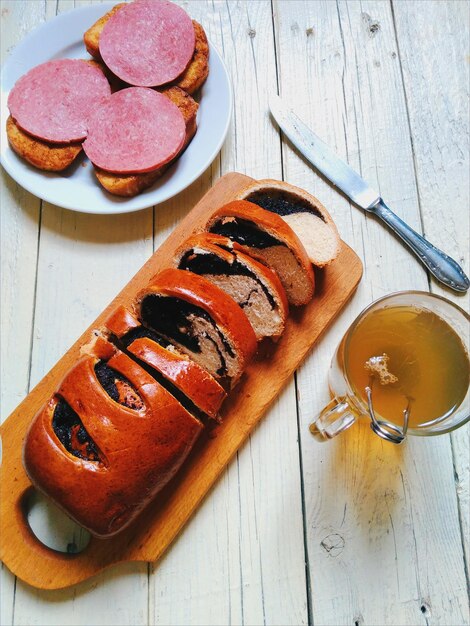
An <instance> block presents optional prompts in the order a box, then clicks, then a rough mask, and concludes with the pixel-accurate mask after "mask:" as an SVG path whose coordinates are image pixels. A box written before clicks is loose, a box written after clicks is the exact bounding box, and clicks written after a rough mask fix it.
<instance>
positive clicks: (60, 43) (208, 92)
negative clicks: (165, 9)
mask: <svg viewBox="0 0 470 626" xmlns="http://www.w3.org/2000/svg"><path fill="white" fill-rule="evenodd" d="M114 4H115V3H108V4H107V3H104V4H99V5H91V6H86V7H82V8H79V9H75V10H73V11H69V12H68V13H62V14H60V15H58V16H57V17H55V18H54V19H52V20H50V21H49V22H46V23H44V24H42V25H41V26H39V27H38V28H36V29H35V30H34V31H32V32H31V33H30V34H29V35H28V36H27V37H25V38H24V39H23V41H22V42H21V43H20V44H19V45H18V46H17V47H16V48H15V49H14V51H13V53H12V54H11V56H10V57H9V59H8V60H7V62H6V63H5V65H4V67H3V69H2V77H1V131H0V132H1V154H0V160H1V163H2V165H3V167H4V168H5V169H6V171H7V172H8V173H9V174H10V176H11V177H12V178H14V180H15V181H16V182H17V183H19V184H20V185H21V186H22V187H24V188H25V189H27V190H28V191H30V192H31V193H33V194H34V195H35V196H38V197H39V198H42V199H43V200H47V202H51V203H52V204H56V205H58V206H61V207H65V208H67V209H72V210H74V211H82V212H85V213H101V214H109V213H127V212H130V211H137V210H139V209H143V208H146V207H149V206H152V205H154V204H159V203H160V202H163V201H165V200H168V198H171V197H173V196H174V195H176V194H177V193H179V192H180V191H182V190H183V189H185V188H186V187H188V186H189V185H190V184H191V183H192V182H193V181H195V180H196V178H198V177H199V176H200V175H201V174H202V173H203V172H204V170H205V169H206V168H207V167H208V166H209V165H210V164H211V163H212V161H213V160H214V158H215V157H216V155H217V154H218V152H219V150H220V148H221V147H222V144H223V142H224V139H225V136H226V134H227V130H228V127H229V123H230V116H231V111H232V89H231V85H230V80H229V77H228V74H227V70H226V68H225V66H224V63H223V61H222V59H221V57H220V55H219V53H218V52H217V50H216V49H215V48H214V46H212V44H209V45H210V57H209V68H210V71H209V77H208V79H207V81H206V82H205V84H204V86H203V87H202V89H201V90H200V93H199V94H198V100H200V107H199V111H198V115H197V120H198V131H197V133H196V135H195V137H194V139H193V140H192V141H191V143H190V144H189V146H188V148H187V150H186V151H185V152H184V154H183V155H182V156H181V158H179V159H178V161H177V162H176V163H175V164H174V165H173V166H172V167H171V168H170V169H169V170H168V171H167V172H166V173H165V175H164V176H163V177H162V178H160V179H159V180H158V181H157V182H156V183H155V185H154V186H153V187H151V188H150V189H147V190H146V191H144V192H143V193H141V194H140V195H138V196H136V197H134V198H119V197H117V196H112V195H111V194H109V193H107V192H106V191H104V189H103V188H102V187H101V185H99V183H98V181H97V180H96V177H95V175H94V173H93V166H92V165H91V163H90V161H88V159H87V158H86V157H85V155H84V154H83V153H82V154H81V155H80V156H79V157H78V159H77V160H76V161H75V163H74V164H73V165H72V166H71V167H70V168H68V169H67V170H66V173H65V174H64V173H58V174H56V173H51V172H41V171H40V170H37V169H35V168H34V167H32V166H30V165H28V164H27V163H26V162H25V161H23V160H22V159H20V158H19V157H18V156H17V155H16V154H15V153H14V152H13V150H11V148H10V147H9V145H8V140H7V136H6V130H5V122H6V119H7V117H8V108H7V104H6V103H7V99H8V94H9V92H10V89H11V88H12V87H13V85H14V84H15V82H16V81H17V80H18V78H19V77H20V76H22V75H23V74H24V73H25V72H27V71H28V70H30V69H31V68H32V67H34V66H36V65H39V64H40V63H44V62H45V61H49V60H51V59H60V58H72V59H74V58H78V59H86V58H91V57H90V56H89V54H88V53H87V51H86V49H85V46H84V44H83V33H84V32H85V31H86V30H87V29H88V28H89V27H90V26H91V25H92V24H93V23H94V22H96V20H97V19H99V18H100V17H101V16H102V15H104V14H105V13H106V12H107V11H109V9H110V8H111V7H112V6H114Z"/></svg>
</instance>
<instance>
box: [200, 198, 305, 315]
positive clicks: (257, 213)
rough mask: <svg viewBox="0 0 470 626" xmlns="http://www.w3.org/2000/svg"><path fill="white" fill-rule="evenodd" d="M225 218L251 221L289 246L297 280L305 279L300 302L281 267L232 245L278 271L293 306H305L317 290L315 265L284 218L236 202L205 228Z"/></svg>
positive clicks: (258, 252)
mask: <svg viewBox="0 0 470 626" xmlns="http://www.w3.org/2000/svg"><path fill="white" fill-rule="evenodd" d="M224 218H227V219H228V220H230V219H231V218H240V219H242V220H248V221H250V222H252V223H253V225H254V226H255V227H256V228H258V229H261V230H264V231H265V232H266V233H267V234H269V235H271V236H272V237H274V238H275V239H277V240H279V241H280V242H281V243H283V244H284V245H285V246H287V248H288V249H289V250H290V251H291V252H292V254H293V255H294V257H295V259H296V261H297V264H298V271H299V276H298V277H297V278H300V277H302V280H303V283H304V287H305V289H304V294H303V295H302V297H301V298H300V299H299V298H298V297H297V296H296V295H294V291H295V290H294V289H293V287H295V285H291V284H286V282H285V280H284V279H283V276H282V274H281V272H280V271H279V270H280V269H282V268H279V267H276V266H273V265H271V264H270V263H269V262H267V259H266V255H265V253H264V251H263V250H259V249H257V248H254V247H251V246H246V245H241V244H239V243H237V242H233V248H234V249H235V250H241V251H242V252H245V253H246V254H248V255H250V256H253V257H254V258H255V259H257V260H259V261H260V262H261V263H264V264H265V265H268V267H271V269H273V270H274V271H276V272H277V274H278V276H279V278H280V280H281V283H282V285H283V287H284V288H285V290H286V293H287V297H288V300H289V303H290V304H293V305H294V306H299V305H302V304H306V303H307V302H309V301H310V300H311V298H312V296H313V293H314V290H315V275H314V273H313V269H312V264H311V262H310V259H309V257H308V255H307V252H306V251H305V248H304V246H303V245H302V243H301V241H300V240H299V238H298V237H297V235H296V234H295V233H294V231H293V230H292V229H291V228H290V226H289V225H288V224H287V223H286V222H285V221H284V220H283V219H282V218H281V217H279V215H277V214H276V213H272V212H271V211H266V210H265V209H262V208H261V207H259V206H257V205H256V204H253V203H252V202H247V201H246V200H234V201H233V202H229V203H228V204H226V205H224V206H223V207H221V208H220V209H218V210H217V211H216V212H215V213H213V215H212V216H211V218H210V220H209V221H208V222H207V224H206V225H205V230H210V229H211V227H212V226H213V225H214V224H215V223H216V222H219V221H220V220H222V219H224ZM268 250H269V248H268Z"/></svg>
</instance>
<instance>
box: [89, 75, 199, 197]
mask: <svg viewBox="0 0 470 626" xmlns="http://www.w3.org/2000/svg"><path fill="white" fill-rule="evenodd" d="M161 93H163V94H164V95H166V96H167V97H168V98H170V100H171V101H172V102H173V103H174V104H176V106H177V107H178V108H179V110H180V111H181V113H182V114H183V118H184V122H185V124H186V137H185V140H184V144H183V148H182V150H181V152H180V153H179V154H178V155H177V156H176V157H175V158H174V159H173V160H172V161H170V162H169V163H166V164H165V165H164V166H163V167H160V168H158V169H156V170H154V171H153V172H145V173H144V174H127V175H126V174H124V175H123V174H113V173H111V172H106V171H105V170H102V169H100V168H97V167H95V174H96V178H97V179H98V181H99V182H100V184H101V185H102V186H103V187H104V188H105V189H106V191H109V193H112V194H113V195H115V196H124V197H131V196H135V195H137V194H138V193H140V192H141V191H143V190H144V189H147V188H148V187H151V186H152V185H153V184H154V183H155V182H156V181H157V180H158V179H159V178H160V176H162V175H163V174H164V173H165V172H166V170H167V169H168V168H169V167H170V166H171V165H172V163H174V162H175V160H176V159H177V158H179V157H180V156H181V154H182V153H183V151H184V150H185V148H186V147H187V145H188V144H189V142H190V141H191V139H192V138H193V137H194V134H195V132H196V129H197V123H196V113H197V110H198V104H197V102H195V101H194V100H193V99H192V98H191V96H190V95H188V94H187V93H186V92H185V91H183V89H180V88H179V87H170V88H168V89H165V90H163V91H162V92H161Z"/></svg>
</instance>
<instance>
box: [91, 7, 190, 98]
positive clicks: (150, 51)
mask: <svg viewBox="0 0 470 626" xmlns="http://www.w3.org/2000/svg"><path fill="white" fill-rule="evenodd" d="M99 46H100V54H101V57H102V59H103V61H104V62H105V63H106V65H107V66H108V67H109V69H110V70H111V71H112V72H113V73H114V74H116V76H118V77H119V78H120V79H121V80H123V81H125V82H126V83H129V85H135V86H139V87H156V86H158V85H164V84H165V83H168V82H170V81H172V80H175V78H177V77H178V76H179V75H180V74H182V73H183V72H184V70H185V69H186V67H187V66H188V64H189V62H190V60H191V58H192V56H193V53H194V46H195V33H194V26H193V23H192V21H191V18H190V17H189V15H188V14H187V13H186V12H185V11H183V9H181V8H180V7H179V6H177V5H175V4H172V3H171V2H166V0H140V1H139V2H132V3H130V4H127V5H125V6H123V7H122V9H120V10H119V11H117V12H116V13H115V14H114V15H113V16H112V17H111V18H110V19H109V20H108V21H107V22H106V24H105V26H104V28H103V31H102V33H101V35H100V42H99Z"/></svg>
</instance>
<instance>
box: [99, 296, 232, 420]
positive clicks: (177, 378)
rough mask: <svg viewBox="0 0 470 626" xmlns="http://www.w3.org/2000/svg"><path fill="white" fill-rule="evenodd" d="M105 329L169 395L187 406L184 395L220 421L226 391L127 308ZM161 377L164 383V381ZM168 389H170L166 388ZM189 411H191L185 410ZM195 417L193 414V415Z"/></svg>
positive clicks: (204, 412) (116, 312)
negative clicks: (219, 416)
mask: <svg viewBox="0 0 470 626" xmlns="http://www.w3.org/2000/svg"><path fill="white" fill-rule="evenodd" d="M105 329H106V331H107V332H109V333H110V338H111V340H112V341H115V342H116V343H117V344H118V345H119V346H120V347H121V349H122V350H123V351H125V352H126V353H127V354H128V355H129V356H130V357H131V358H135V359H137V360H138V362H139V363H140V364H141V365H144V366H146V367H148V368H150V369H149V370H148V371H149V372H150V373H151V374H154V375H156V376H158V379H159V381H160V382H161V383H162V384H164V385H165V381H167V383H169V385H170V388H169V391H170V392H173V395H175V394H176V396H177V397H178V398H179V399H180V401H181V402H182V403H183V405H186V402H185V401H184V399H183V398H182V397H181V394H183V395H184V396H185V397H186V398H187V399H188V400H189V401H190V402H191V403H192V404H193V405H194V406H195V407H196V408H197V411H198V412H199V411H201V412H202V413H203V414H204V415H206V416H209V417H211V418H217V414H218V411H219V409H220V406H221V404H222V402H223V401H224V399H225V397H226V395H227V394H226V393H225V391H224V389H223V387H222V386H221V385H220V384H219V383H218V382H217V381H216V380H215V378H213V377H212V376H211V375H210V374H209V373H208V372H207V371H206V370H205V369H203V368H202V367H201V366H200V365H198V364H197V363H195V362H194V361H191V360H190V359H189V358H188V357H187V356H186V355H185V354H183V353H181V352H180V351H179V350H178V349H177V348H176V347H175V346H174V345H173V344H172V343H171V342H170V341H168V340H167V339H165V338H164V337H162V336H161V335H158V334H157V333H155V332H154V331H152V330H149V329H148V328H145V327H144V326H142V325H141V324H140V322H139V321H138V320H137V319H136V318H135V317H134V316H133V315H132V314H131V313H130V311H128V310H127V309H126V308H125V307H123V306H120V307H118V308H117V309H116V310H115V311H114V312H113V313H112V314H111V315H110V317H109V318H108V319H107V320H106V322H105ZM161 377H163V378H164V379H165V380H164V381H162V380H161ZM167 388H168V387H167ZM186 408H188V409H189V408H190V407H189V406H186ZM193 413H194V411H193Z"/></svg>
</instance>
